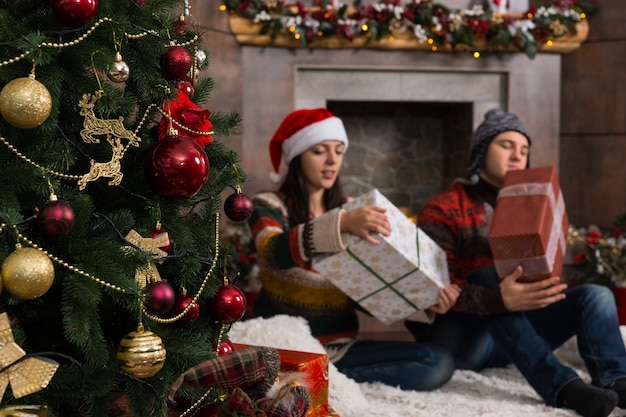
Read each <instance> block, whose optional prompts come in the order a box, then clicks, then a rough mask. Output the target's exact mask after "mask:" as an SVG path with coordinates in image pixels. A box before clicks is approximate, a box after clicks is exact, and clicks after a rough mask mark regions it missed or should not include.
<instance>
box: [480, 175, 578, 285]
mask: <svg viewBox="0 0 626 417" xmlns="http://www.w3.org/2000/svg"><path fill="white" fill-rule="evenodd" d="M567 229H568V219H567V213H566V211H565V203H564V201H563V195H562V193H561V188H560V186H559V182H558V179H557V174H556V170H555V169H554V167H541V168H529V169H524V170H519V171H509V172H508V173H507V174H506V176H505V178H504V182H503V184H502V188H501V189H500V192H499V193H498V204H497V207H496V210H495V212H494V217H493V223H492V225H491V230H490V231H489V244H490V246H491V251H492V253H493V259H494V263H495V267H496V270H497V272H498V275H499V276H500V277H504V276H506V275H509V274H510V273H511V272H513V270H514V269H515V268H516V267H517V266H518V265H521V266H522V268H523V275H522V276H521V277H520V278H519V279H518V280H519V281H525V282H532V281H538V280H541V279H544V278H549V277H551V276H561V272H562V270H563V256H564V253H565V248H566V241H567Z"/></svg>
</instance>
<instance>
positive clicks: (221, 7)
mask: <svg viewBox="0 0 626 417" xmlns="http://www.w3.org/2000/svg"><path fill="white" fill-rule="evenodd" d="M219 9H220V11H222V12H225V11H226V5H225V4H220V7H219Z"/></svg>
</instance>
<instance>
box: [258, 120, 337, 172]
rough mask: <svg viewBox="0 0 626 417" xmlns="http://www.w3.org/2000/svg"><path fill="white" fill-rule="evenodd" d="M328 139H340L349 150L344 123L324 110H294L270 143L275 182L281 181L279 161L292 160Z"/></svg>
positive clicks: (287, 161) (286, 161)
mask: <svg viewBox="0 0 626 417" xmlns="http://www.w3.org/2000/svg"><path fill="white" fill-rule="evenodd" d="M325 140H338V141H340V142H343V144H344V145H345V147H346V149H347V148H348V134H347V133H346V129H345V128H344V126H343V122H342V121H341V119H339V118H338V117H336V116H334V115H333V114H332V113H331V112H329V111H328V110H326V109H325V108H317V109H301V110H295V111H293V112H291V113H289V114H288V115H287V117H285V120H283V122H282V123H281V124H280V126H279V127H278V130H276V133H274V136H273V137H272V140H271V141H270V158H271V160H272V166H273V167H274V173H273V175H274V179H275V180H276V179H278V180H279V179H280V177H279V175H278V172H279V168H280V159H281V157H282V159H284V160H285V163H286V164H287V165H289V163H290V162H291V160H292V159H293V158H295V157H296V156H298V155H300V154H301V153H303V152H304V151H306V150H307V149H309V148H310V147H311V146H315V145H317V144H318V143H320V142H323V141H325Z"/></svg>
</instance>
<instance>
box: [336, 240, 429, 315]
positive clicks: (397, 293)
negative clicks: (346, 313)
mask: <svg viewBox="0 0 626 417" xmlns="http://www.w3.org/2000/svg"><path fill="white" fill-rule="evenodd" d="M415 243H416V248H417V267H416V268H415V269H413V270H411V271H409V272H407V273H406V274H404V275H402V276H400V277H399V278H396V279H394V280H393V281H392V282H387V281H385V280H384V279H383V278H382V277H381V276H380V275H378V273H377V272H376V271H374V270H373V269H372V268H370V267H369V266H368V265H366V264H365V263H364V262H363V261H362V260H361V258H359V257H358V256H357V255H356V254H355V253H354V252H352V251H351V250H350V247H347V248H346V252H348V254H349V255H350V256H352V258H353V259H354V260H355V261H357V262H358V263H359V264H361V266H363V268H365V269H367V270H368V271H369V272H370V273H371V274H372V275H374V276H375V277H376V278H377V279H378V280H379V281H380V282H382V283H383V287H381V288H379V289H377V290H376V291H374V292H372V293H370V294H367V295H366V296H364V297H362V298H360V299H358V300H356V302H357V303H360V302H361V301H363V300H365V299H367V298H369V297H371V296H373V295H375V294H378V293H379V292H382V291H384V290H386V289H387V288H389V289H390V290H391V291H393V292H394V293H396V295H397V296H398V297H400V298H401V299H403V300H404V301H405V302H406V303H407V304H408V305H410V306H411V307H413V308H414V309H415V310H420V308H419V307H418V306H416V305H415V304H413V302H412V301H411V300H409V299H408V298H406V297H405V296H404V295H402V294H401V293H400V292H398V290H396V289H395V288H394V287H393V285H394V284H395V283H397V282H399V281H401V280H403V279H404V278H406V277H407V276H409V275H411V274H412V273H414V272H415V271H419V269H420V264H421V260H420V245H419V232H418V231H417V230H416V231H415Z"/></svg>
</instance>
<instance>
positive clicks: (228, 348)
mask: <svg viewBox="0 0 626 417" xmlns="http://www.w3.org/2000/svg"><path fill="white" fill-rule="evenodd" d="M234 350H235V345H233V342H231V341H230V340H228V339H226V340H224V341H223V342H222V343H220V345H219V346H218V347H217V356H222V355H227V354H229V353H231V352H233V351H234Z"/></svg>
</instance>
